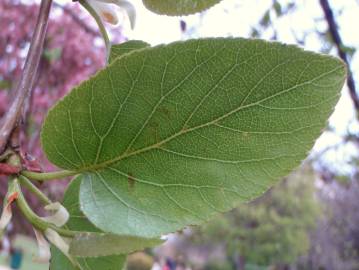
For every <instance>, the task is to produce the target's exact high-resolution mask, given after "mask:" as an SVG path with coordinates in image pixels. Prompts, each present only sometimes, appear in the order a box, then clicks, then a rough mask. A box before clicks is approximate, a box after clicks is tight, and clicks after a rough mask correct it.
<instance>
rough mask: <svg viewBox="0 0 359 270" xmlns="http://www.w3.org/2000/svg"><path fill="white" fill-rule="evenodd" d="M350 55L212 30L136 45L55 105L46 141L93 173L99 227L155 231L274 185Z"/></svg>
mask: <svg viewBox="0 0 359 270" xmlns="http://www.w3.org/2000/svg"><path fill="white" fill-rule="evenodd" d="M344 78H345V66H344V64H343V63H342V62H341V61H340V60H338V59H336V58H333V57H330V56H324V55H320V54H314V53H311V52H305V51H303V50H302V49H299V48H297V47H295V46H287V45H282V44H279V43H273V42H265V41H261V40H244V39H203V40H192V41H187V42H177V43H174V44H171V45H167V46H158V47H154V48H146V49H141V50H138V51H133V52H132V53H130V54H127V55H124V56H122V57H120V58H118V59H117V60H116V61H114V62H113V63H112V64H111V65H109V66H108V67H107V68H106V69H105V70H103V71H101V72H99V73H98V74H97V75H96V76H95V77H93V78H91V79H90V80H88V81H86V82H84V83H83V84H82V85H80V86H79V87H77V88H76V89H74V90H73V91H72V92H71V93H70V94H69V95H68V96H67V97H65V98H64V99H63V100H62V101H61V102H59V103H58V104H57V105H56V106H55V108H54V109H52V110H51V111H50V113H49V115H48V117H47V119H46V121H45V124H44V127H43V132H42V143H43V147H44V150H45V152H46V154H47V155H48V158H49V159H50V160H51V161H52V162H53V163H54V164H56V165H57V166H59V167H61V168H65V169H69V170H74V171H78V172H81V173H83V175H84V180H83V182H82V184H81V188H80V204H81V209H82V210H83V212H84V213H85V214H86V216H87V217H88V218H89V219H90V221H91V222H92V223H94V224H95V225H96V226H97V227H99V228H101V229H102V230H104V231H107V232H113V233H117V234H124V235H139V236H146V237H149V236H157V235H160V234H163V233H168V232H172V231H175V230H178V229H181V228H183V227H184V226H186V225H189V224H199V223H201V222H202V221H204V220H207V219H208V218H210V217H211V216H212V215H213V214H215V213H217V212H222V211H227V210H229V209H231V208H232V207H234V206H236V205H237V204H238V203H240V202H247V201H249V200H251V199H253V198H255V197H257V196H259V195H261V194H263V192H265V191H266V190H267V189H268V188H269V187H270V186H272V185H273V184H274V183H276V182H277V181H278V179H279V178H281V177H283V176H285V175H286V174H288V173H289V172H290V171H291V170H292V169H293V168H294V167H296V166H298V165H299V164H300V162H301V160H303V159H304V158H305V157H306V155H307V153H308V151H309V150H310V149H311V147H312V146H313V144H314V141H315V139H316V138H317V137H318V136H319V134H320V133H321V131H322V129H323V128H324V127H325V125H326V121H327V119H328V117H329V115H330V114H331V112H332V111H333V108H334V105H335V104H336V102H337V100H338V97H339V94H340V90H341V88H342V86H343V82H344Z"/></svg>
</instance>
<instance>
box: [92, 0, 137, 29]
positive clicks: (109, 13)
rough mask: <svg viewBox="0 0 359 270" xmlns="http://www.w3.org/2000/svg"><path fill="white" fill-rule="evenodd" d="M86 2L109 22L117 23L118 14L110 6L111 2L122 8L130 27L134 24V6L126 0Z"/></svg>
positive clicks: (94, 0)
mask: <svg viewBox="0 0 359 270" xmlns="http://www.w3.org/2000/svg"><path fill="white" fill-rule="evenodd" d="M86 2H87V3H88V4H89V5H90V6H91V7H92V8H93V9H94V10H95V11H96V13H97V14H98V15H99V16H100V17H101V18H102V19H103V20H104V21H105V22H108V23H110V24H114V25H115V24H118V21H119V20H118V14H117V13H116V10H115V9H113V8H112V7H111V4H114V5H117V6H119V7H120V8H121V9H123V10H124V11H125V12H126V14H127V16H128V18H129V20H130V24H131V28H133V27H134V26H135V20H136V11H135V7H134V6H133V5H132V4H131V3H130V2H129V1H127V0H86Z"/></svg>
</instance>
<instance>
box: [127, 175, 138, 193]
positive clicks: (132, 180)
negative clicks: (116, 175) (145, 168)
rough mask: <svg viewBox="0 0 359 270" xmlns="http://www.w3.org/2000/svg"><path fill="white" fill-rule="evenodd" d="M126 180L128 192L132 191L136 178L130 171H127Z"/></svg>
mask: <svg viewBox="0 0 359 270" xmlns="http://www.w3.org/2000/svg"><path fill="white" fill-rule="evenodd" d="M127 182H128V190H129V191H130V192H133V190H134V189H135V183H136V180H135V178H134V177H133V174H132V173H128V177H127Z"/></svg>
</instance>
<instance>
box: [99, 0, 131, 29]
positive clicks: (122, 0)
mask: <svg viewBox="0 0 359 270" xmlns="http://www.w3.org/2000/svg"><path fill="white" fill-rule="evenodd" d="M95 1H98V2H102V3H108V4H115V5H117V6H119V7H120V8H122V9H124V10H125V11H126V14H127V16H128V18H129V20H130V24H131V28H132V29H133V28H134V27H135V23H136V9H135V7H134V5H132V4H131V2H129V1H127V0H95Z"/></svg>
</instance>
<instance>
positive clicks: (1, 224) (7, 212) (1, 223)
mask: <svg viewBox="0 0 359 270" xmlns="http://www.w3.org/2000/svg"><path fill="white" fill-rule="evenodd" d="M11 218H12V209H11V204H10V203H7V204H6V205H5V206H4V209H3V211H2V213H1V217H0V237H1V236H2V234H3V232H4V231H5V229H6V227H7V225H9V223H10V221H11Z"/></svg>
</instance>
